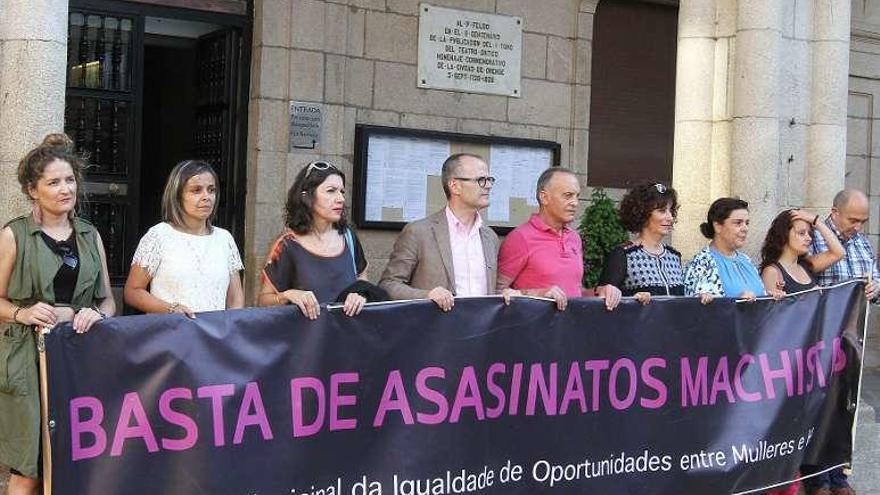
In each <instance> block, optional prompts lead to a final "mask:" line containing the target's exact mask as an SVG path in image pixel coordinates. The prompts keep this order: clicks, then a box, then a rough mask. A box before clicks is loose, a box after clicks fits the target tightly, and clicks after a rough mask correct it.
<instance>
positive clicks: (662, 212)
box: [599, 184, 684, 304]
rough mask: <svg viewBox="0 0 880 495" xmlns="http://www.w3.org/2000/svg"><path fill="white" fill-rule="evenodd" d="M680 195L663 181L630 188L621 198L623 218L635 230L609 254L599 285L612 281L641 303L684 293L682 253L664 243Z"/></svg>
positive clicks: (621, 218) (623, 292)
mask: <svg viewBox="0 0 880 495" xmlns="http://www.w3.org/2000/svg"><path fill="white" fill-rule="evenodd" d="M677 214H678V196H677V195H676V193H675V190H674V189H671V188H667V187H666V186H664V185H663V184H653V185H652V184H646V185H642V186H637V187H634V188H632V189H630V190H629V191H628V192H627V193H626V195H624V197H623V199H622V200H621V202H620V221H621V223H622V224H623V226H624V227H625V228H626V229H627V230H628V231H629V232H632V233H633V234H635V237H634V238H633V239H632V241H628V242H626V243H624V244H623V245H622V246H619V247H617V248H615V249H614V250H613V251H611V252H610V253H609V254H608V257H607V258H606V260H605V267H604V269H603V270H602V275H601V277H600V279H599V285H613V286H615V287H617V288H619V289H620V291H621V293H622V294H623V295H624V296H626V297H633V298H635V299H636V300H638V301H639V302H641V303H642V304H647V303H649V302H650V301H651V296H652V295H654V296H683V295H684V281H683V270H682V265H681V254H680V253H679V252H678V251H676V250H675V249H673V248H672V247H670V246H668V245H666V244H664V243H663V239H664V238H665V237H666V236H668V235H669V234H671V233H672V228H673V225H674V224H675V218H676V215H677Z"/></svg>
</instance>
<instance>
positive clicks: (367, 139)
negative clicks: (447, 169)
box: [353, 125, 560, 233]
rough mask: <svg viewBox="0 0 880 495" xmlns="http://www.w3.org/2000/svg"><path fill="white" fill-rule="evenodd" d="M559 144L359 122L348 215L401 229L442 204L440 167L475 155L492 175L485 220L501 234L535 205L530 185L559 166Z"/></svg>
mask: <svg viewBox="0 0 880 495" xmlns="http://www.w3.org/2000/svg"><path fill="white" fill-rule="evenodd" d="M559 152H560V145H559V143H556V142H553V141H542V140H535V139H520V138H506V137H498V136H481V135H475V134H459V133H449V132H438V131H427V130H418V129H401V128H396V127H382V126H370V125H359V126H357V128H356V130H355V159H354V174H355V183H356V185H357V187H356V188H355V195H354V205H353V206H354V207H353V213H354V220H355V223H356V225H357V226H358V227H360V228H367V229H369V228H374V229H392V230H393V229H397V230H399V229H401V228H403V226H404V225H405V224H406V223H408V222H411V221H413V220H418V219H420V218H424V217H426V216H428V215H430V214H432V213H435V212H437V211H440V210H441V209H442V208H443V207H444V206H445V205H446V196H445V195H444V193H443V184H442V181H441V180H440V172H441V169H442V166H443V162H444V161H445V160H446V158H447V157H448V156H449V155H451V154H454V153H473V154H475V155H479V156H481V157H483V158H484V159H485V160H486V163H488V164H489V174H490V175H492V176H494V177H495V178H496V179H497V180H496V182H495V186H494V187H493V188H492V193H491V196H490V206H489V208H486V209H485V210H483V211H482V212H481V214H482V216H483V221H484V222H485V223H486V224H487V225H489V226H491V227H493V228H495V229H496V231H498V232H501V233H506V232H507V231H509V230H510V229H511V228H513V227H516V226H517V225H519V224H521V223H523V222H525V221H526V220H528V218H529V215H531V214H532V213H533V212H535V211H537V209H538V201H537V199H536V198H535V186H536V184H537V182H538V176H539V175H541V172H543V171H544V170H545V169H547V168H548V167H551V166H558V165H559Z"/></svg>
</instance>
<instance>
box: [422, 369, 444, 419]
mask: <svg viewBox="0 0 880 495" xmlns="http://www.w3.org/2000/svg"><path fill="white" fill-rule="evenodd" d="M429 378H440V379H443V378H446V370H444V369H443V368H439V367H436V366H430V367H428V368H424V369H422V370H420V371H419V373H418V374H417V375H416V391H417V392H418V393H419V395H420V396H422V397H423V398H424V399H425V400H427V401H428V402H431V403H432V404H434V405H436V406H437V412H436V413H433V414H427V413H422V412H418V413H416V419H417V420H418V422H419V423H421V424H426V425H438V424H440V423H442V422H444V421H446V415H447V414H449V402H448V401H447V400H446V396H445V395H443V394H441V393H440V392H438V391H436V390H434V389H432V388H431V387H429V386H428V379H429Z"/></svg>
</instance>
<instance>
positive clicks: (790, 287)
mask: <svg viewBox="0 0 880 495" xmlns="http://www.w3.org/2000/svg"><path fill="white" fill-rule="evenodd" d="M773 266H775V267H776V268H777V269H778V270H779V273H781V274H782V281H783V282H785V287H783V288H782V290H783V291H785V293H786V294H791V293H793V292H800V291H802V290H809V289H812V288H813V287H815V286H816V276H815V275H813V272H811V271H810V269H809V268H807V267H805V266H804V265H801V266H802V267H803V268H804V271H806V272H807V275H809V277H810V282H809V283H806V284H802V283H800V282H798V281H797V280H795V279H794V277H792V276H791V275H789V274H788V271H786V270H785V268H783V267H782V265H781V264H780V263H773Z"/></svg>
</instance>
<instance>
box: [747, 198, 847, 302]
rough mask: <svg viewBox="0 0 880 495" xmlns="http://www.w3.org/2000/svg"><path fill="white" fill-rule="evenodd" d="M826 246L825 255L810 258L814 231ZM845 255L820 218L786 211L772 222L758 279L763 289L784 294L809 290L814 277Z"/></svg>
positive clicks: (798, 211) (797, 211)
mask: <svg viewBox="0 0 880 495" xmlns="http://www.w3.org/2000/svg"><path fill="white" fill-rule="evenodd" d="M814 228H815V229H816V230H818V231H819V235H821V236H822V239H823V240H824V241H825V244H826V245H827V246H828V250H827V251H823V252H821V253H818V254H815V255H812V256H810V255H809V254H810V244H811V243H812V242H813V239H812V236H811V233H812V231H813V229H814ZM845 254H846V251H845V250H844V249H843V245H842V244H841V243H840V240H839V239H838V238H837V235H835V234H834V232H833V231H832V230H831V228H830V227H828V225H826V224H825V222H821V221H819V215H811V214H809V213H807V212H806V211H804V210H798V209H794V210H785V211H783V212H782V213H780V214H779V215H777V216H776V218H775V219H773V223H771V224H770V229H769V230H768V231H767V237H765V238H764V246H763V247H762V248H761V279H762V280H763V281H764V287H765V288H767V289H768V290H770V289H781V290H782V291H783V292H785V293H786V294H790V293H793V292H800V291H802V290H808V289H812V288H813V287H815V286H816V285H818V284H817V283H816V275H815V274H817V273H820V272H823V271H825V269H827V268H828V267H829V266H831V265H833V264H834V263H837V262H838V261H840V260H841V259H843V257H844V255H845Z"/></svg>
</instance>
